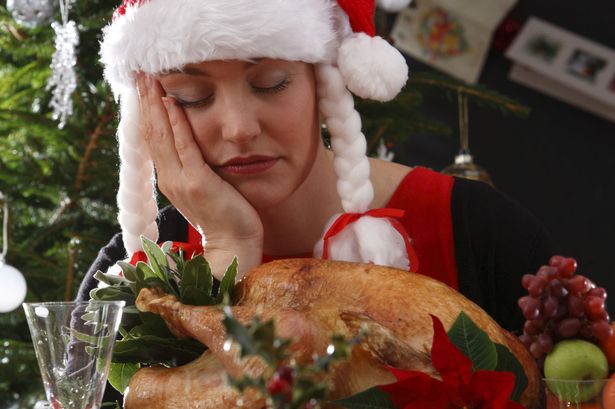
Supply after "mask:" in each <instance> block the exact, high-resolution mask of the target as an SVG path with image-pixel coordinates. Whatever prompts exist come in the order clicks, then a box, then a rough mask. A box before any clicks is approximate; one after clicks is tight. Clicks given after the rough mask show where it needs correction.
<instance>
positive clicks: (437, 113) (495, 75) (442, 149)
mask: <svg viewBox="0 0 615 409" xmlns="http://www.w3.org/2000/svg"><path fill="white" fill-rule="evenodd" d="M512 15H513V16H515V17H518V18H519V19H521V20H522V21H524V20H525V19H526V18H527V17H528V16H530V15H535V16H537V17H540V18H542V19H544V20H546V21H549V22H552V23H554V24H556V25H559V26H561V27H563V28H566V29H568V30H570V31H573V32H576V33H578V34H580V35H582V36H585V37H587V38H589V39H592V40H594V41H597V42H599V43H601V44H603V45H606V46H608V47H610V48H613V49H615V2H613V1H612V0H592V1H588V2H579V1H573V0H560V1H556V0H533V1H531V0H527V1H520V2H519V3H518V4H517V6H516V7H515V8H514V9H513V11H512ZM510 66H511V63H510V61H509V60H507V59H506V58H505V57H504V56H503V55H501V54H500V53H498V52H496V51H492V52H491V53H490V55H489V57H488V60H487V63H486V65H485V69H484V71H483V73H482V75H481V78H480V82H481V83H482V84H484V85H486V86H487V87H489V88H491V89H494V90H497V91H499V92H501V93H503V94H505V95H508V96H511V97H513V98H516V99H518V100H520V101H521V102H522V103H524V104H526V105H528V106H530V107H531V108H532V114H531V117H530V118H529V119H527V120H522V119H517V118H514V117H512V116H508V117H507V116H504V115H502V114H501V113H500V112H499V111H496V110H492V109H489V108H482V107H477V106H475V105H471V106H470V121H469V122H470V148H471V151H472V153H473V155H474V159H475V161H476V162H477V163H478V164H480V165H481V166H483V167H485V168H486V169H487V170H488V171H489V172H490V174H491V176H492V177H493V180H494V183H495V184H496V186H497V187H498V188H499V189H500V190H502V191H504V192H505V193H507V194H509V195H510V196H512V197H513V198H515V199H516V200H518V201H519V202H520V203H521V204H523V205H524V206H525V207H526V208H528V209H529V210H530V211H531V212H532V213H534V214H535V215H536V216H537V217H538V218H539V219H540V220H541V221H542V222H543V223H544V225H545V227H546V228H547V229H548V230H549V231H550V232H551V233H552V235H553V237H554V238H555V239H556V241H557V242H558V243H559V244H560V245H561V247H562V252H563V254H565V255H568V256H571V257H575V258H576V259H577V260H578V262H579V269H578V271H579V272H580V273H581V274H585V275H587V276H589V277H590V278H592V279H593V280H594V281H596V282H597V283H598V284H599V285H601V286H603V287H605V288H606V289H607V291H609V292H610V294H611V295H610V301H609V303H608V304H609V305H608V306H609V311H610V313H611V317H612V318H614V319H615V123H613V122H609V121H606V120H603V119H601V118H599V117H596V116H594V115H592V114H590V113H587V112H585V111H582V110H580V109H577V108H574V107H572V106H570V105H568V104H565V103H562V102H559V101H558V100H555V99H553V98H551V97H548V96H546V95H544V94H542V93H539V92H537V91H534V90H532V89H529V88H526V87H524V86H522V85H519V84H516V83H514V82H511V81H509V80H508V79H507V74H508V71H509V68H510ZM410 67H411V70H421V69H424V68H425V67H424V66H422V65H421V64H420V63H418V62H415V61H412V60H410ZM424 111H425V113H426V114H427V115H429V116H432V117H434V118H438V119H442V120H445V121H447V122H448V123H449V124H451V126H452V127H453V128H455V129H456V124H457V108H456V106H455V105H454V104H452V103H451V102H449V101H447V100H445V99H444V98H442V99H440V100H438V99H437V98H433V97H430V98H428V101H427V102H426V104H425V110H424ZM457 149H458V145H457V140H456V136H455V137H437V136H424V135H416V136H413V137H412V138H411V139H410V140H408V141H407V142H406V143H405V144H403V145H402V146H399V147H397V149H396V151H397V159H396V160H398V161H400V162H402V163H407V164H411V165H423V166H428V167H431V168H433V169H437V170H439V169H442V168H443V167H445V166H446V165H448V164H450V163H451V162H452V160H453V157H454V155H455V154H456V152H457Z"/></svg>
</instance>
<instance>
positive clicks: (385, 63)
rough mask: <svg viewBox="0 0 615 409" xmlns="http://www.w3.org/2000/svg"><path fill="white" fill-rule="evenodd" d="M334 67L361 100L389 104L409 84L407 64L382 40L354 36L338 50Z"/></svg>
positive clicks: (361, 35)
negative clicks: (365, 99) (336, 67)
mask: <svg viewBox="0 0 615 409" xmlns="http://www.w3.org/2000/svg"><path fill="white" fill-rule="evenodd" d="M337 64H338V67H339V69H340V72H341V73H342V76H343V77H344V82H345V83H346V85H347V86H348V89H349V90H350V91H351V92H353V93H354V94H356V95H358V96H359V97H361V98H367V99H373V100H376V101H382V102H386V101H390V100H392V99H393V98H395V96H396V95H397V94H399V91H401V89H402V88H403V86H404V85H405V84H406V81H408V65H406V60H405V59H404V57H403V56H402V55H401V53H400V52H399V51H397V49H396V48H395V47H393V46H392V45H391V44H389V43H387V42H386V41H385V40H384V39H382V38H381V37H370V36H368V35H367V34H365V33H356V34H353V35H352V36H350V37H348V38H346V39H345V40H344V41H343V42H342V45H341V47H340V49H339V53H338V57H337Z"/></svg>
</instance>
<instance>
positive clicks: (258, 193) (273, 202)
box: [235, 182, 293, 212]
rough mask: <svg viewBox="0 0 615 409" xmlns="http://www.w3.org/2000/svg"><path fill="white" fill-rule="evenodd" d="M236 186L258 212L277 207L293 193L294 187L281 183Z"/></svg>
mask: <svg viewBox="0 0 615 409" xmlns="http://www.w3.org/2000/svg"><path fill="white" fill-rule="evenodd" d="M235 188H236V189H237V190H238V191H239V193H241V195H242V196H243V197H245V198H246V200H247V201H248V202H250V204H251V205H252V207H254V209H256V210H257V211H258V212H260V211H261V210H267V209H271V208H272V207H277V206H278V205H279V204H281V203H283V202H284V201H285V200H287V199H288V198H289V197H290V196H291V195H292V193H293V190H292V189H290V188H286V187H285V186H280V184H279V183H274V184H269V183H258V182H254V183H245V184H241V185H239V186H235Z"/></svg>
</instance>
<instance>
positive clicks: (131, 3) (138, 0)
mask: <svg viewBox="0 0 615 409" xmlns="http://www.w3.org/2000/svg"><path fill="white" fill-rule="evenodd" d="M147 1H148V0H124V3H123V4H122V5H121V6H119V7H118V8H117V9H116V10H115V11H114V12H113V18H112V21H115V20H116V19H118V18H119V17H120V16H123V15H124V14H126V8H127V7H138V6H140V5H141V4H143V3H145V2H147Z"/></svg>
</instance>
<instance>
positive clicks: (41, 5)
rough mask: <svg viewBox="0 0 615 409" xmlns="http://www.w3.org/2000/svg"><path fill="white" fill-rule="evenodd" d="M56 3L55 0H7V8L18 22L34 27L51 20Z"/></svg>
mask: <svg viewBox="0 0 615 409" xmlns="http://www.w3.org/2000/svg"><path fill="white" fill-rule="evenodd" d="M56 3H57V2H56V1H55V0H7V1H6V8H7V9H8V11H10V12H11V15H12V16H13V18H14V19H15V21H17V23H19V24H20V25H22V26H24V27H29V28H34V27H37V26H40V25H42V24H46V23H48V22H49V21H51V18H52V17H53V15H54V14H55V6H56Z"/></svg>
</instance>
